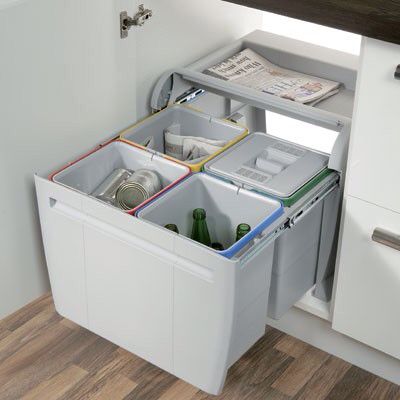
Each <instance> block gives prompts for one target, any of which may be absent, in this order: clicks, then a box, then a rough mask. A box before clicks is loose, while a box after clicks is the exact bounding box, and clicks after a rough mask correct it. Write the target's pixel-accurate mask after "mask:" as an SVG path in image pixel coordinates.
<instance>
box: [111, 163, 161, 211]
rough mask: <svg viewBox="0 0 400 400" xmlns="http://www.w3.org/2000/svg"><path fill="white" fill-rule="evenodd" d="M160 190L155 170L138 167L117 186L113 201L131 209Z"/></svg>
mask: <svg viewBox="0 0 400 400" xmlns="http://www.w3.org/2000/svg"><path fill="white" fill-rule="evenodd" d="M161 190H162V184H161V179H160V177H159V176H158V174H157V173H156V172H154V171H151V170H149V169H138V170H137V171H135V172H134V173H133V174H132V175H131V176H130V177H129V178H128V179H127V180H126V181H125V182H123V183H122V184H121V185H120V186H119V188H118V190H117V192H116V194H115V200H116V201H115V202H116V205H117V206H118V207H120V208H122V209H123V210H131V209H132V208H135V207H137V206H138V205H139V204H142V203H143V202H144V201H146V200H147V199H149V198H150V197H152V196H154V195H155V194H156V193H158V192H159V191H161Z"/></svg>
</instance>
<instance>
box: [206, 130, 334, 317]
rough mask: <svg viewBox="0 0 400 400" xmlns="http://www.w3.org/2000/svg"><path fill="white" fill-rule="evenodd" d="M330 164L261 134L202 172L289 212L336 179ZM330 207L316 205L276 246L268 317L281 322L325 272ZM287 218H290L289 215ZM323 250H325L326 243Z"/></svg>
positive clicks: (319, 155) (318, 155)
mask: <svg viewBox="0 0 400 400" xmlns="http://www.w3.org/2000/svg"><path fill="white" fill-rule="evenodd" d="M328 159H329V157H328V155H326V154H323V153H319V152H316V151H312V150H310V149H307V148H305V147H302V146H299V145H296V144H293V143H290V142H288V141H285V140H281V139H277V138H276V137H273V136H270V135H267V134H264V133H254V134H251V135H249V136H247V137H246V138H244V139H243V140H242V141H241V142H239V143H237V144H236V145H234V146H232V147H231V148H230V149H228V150H227V151H226V152H224V153H222V154H220V155H219V156H218V157H216V158H214V159H213V160H211V161H210V162H208V163H207V164H206V165H205V171H206V172H207V173H209V174H212V175H214V176H218V177H221V178H224V179H225V180H230V181H232V182H236V184H237V185H244V186H245V187H247V188H249V189H253V190H255V191H257V192H259V193H264V194H265V195H268V196H274V197H276V198H278V199H280V200H281V201H282V202H283V204H284V205H285V206H286V209H287V210H290V209H291V207H293V206H295V205H296V204H302V201H304V199H305V198H306V197H307V193H309V192H310V191H311V190H312V189H313V188H315V187H316V186H317V185H318V184H320V183H321V182H324V181H328V182H329V181H334V180H337V179H338V177H337V175H336V174H334V173H333V172H332V171H331V170H329V169H327V164H328ZM330 204H331V203H329V202H326V201H325V200H324V201H323V202H320V203H319V204H318V205H316V206H315V207H313V209H312V210H311V211H310V212H309V213H308V214H307V216H306V217H305V218H302V219H301V220H300V219H299V220H298V222H297V223H296V225H294V226H292V227H291V229H288V230H286V231H285V232H284V233H283V234H282V235H281V236H280V237H279V238H278V239H277V240H276V243H275V253H274V261H273V268H272V278H271V290H270V295H269V303H268V316H269V317H271V318H274V319H279V318H281V317H282V316H283V315H284V314H285V312H287V311H288V310H289V308H290V307H292V306H293V304H294V303H296V302H297V301H298V300H300V298H301V297H302V296H303V295H304V294H305V293H306V292H307V291H308V290H309V289H311V288H312V287H313V286H314V284H315V282H316V274H317V271H318V270H321V269H324V267H323V263H324V262H327V261H326V259H325V258H323V257H321V261H319V260H320V259H319V254H320V246H321V243H320V237H321V234H322V231H321V229H322V228H321V226H322V224H323V210H324V209H325V215H332V214H333V213H335V211H336V213H337V209H332V210H330V211H328V210H327V208H328V207H330ZM302 212H303V210H301V208H300V209H299V211H298V210H296V214H297V213H298V214H299V216H301V213H302ZM288 213H289V215H290V211H288ZM327 213H328V214H327ZM325 229H328V227H326V228H325ZM324 237H325V238H326V239H328V238H329V237H330V236H329V235H325V236H324ZM322 245H324V246H326V243H323V244H322ZM325 269H326V267H325Z"/></svg>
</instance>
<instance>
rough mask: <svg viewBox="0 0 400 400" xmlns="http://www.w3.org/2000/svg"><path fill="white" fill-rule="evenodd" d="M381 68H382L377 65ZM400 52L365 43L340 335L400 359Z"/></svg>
mask: <svg viewBox="0 0 400 400" xmlns="http://www.w3.org/2000/svg"><path fill="white" fill-rule="evenodd" d="M377 60H379V61H377ZM399 63H400V46H398V45H394V44H389V43H384V42H380V41H378V40H373V39H364V41H363V47H362V55H361V66H360V76H359V81H358V88H357V98H356V106H355V114H354V123H353V129H352V135H351V141H350V152H349V159H348V175H347V178H346V184H345V201H344V208H343V210H344V211H343V221H342V224H343V226H342V231H343V233H342V238H341V247H340V248H339V263H338V274H337V277H336V296H335V303H334V308H333V328H334V329H336V330H338V331H339V332H342V333H345V334H346V335H349V336H350V337H352V338H354V339H356V340H359V341H361V342H363V343H365V344H367V345H369V346H371V347H374V348H376V349H379V350H381V351H383V352H385V353H387V354H389V355H391V356H393V357H396V358H400V342H399V340H398V334H399V332H400V315H399V313H398V311H397V310H398V309H399V307H400V185H399V171H400V168H399V148H400V118H399V109H398V105H399V100H398V99H399V95H400V81H399V80H396V79H395V77H394V71H395V70H396V67H397V65H398V64H399Z"/></svg>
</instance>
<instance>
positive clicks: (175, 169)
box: [50, 141, 190, 214]
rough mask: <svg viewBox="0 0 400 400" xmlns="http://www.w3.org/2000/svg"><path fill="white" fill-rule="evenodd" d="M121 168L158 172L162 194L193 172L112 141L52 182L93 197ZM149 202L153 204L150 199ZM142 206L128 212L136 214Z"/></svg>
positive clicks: (57, 175) (84, 157)
mask: <svg viewBox="0 0 400 400" xmlns="http://www.w3.org/2000/svg"><path fill="white" fill-rule="evenodd" d="M118 168H124V169H128V170H133V171H136V170H138V169H149V170H151V171H155V172H156V173H157V175H158V177H159V178H160V180H161V184H162V187H163V189H162V190H161V192H163V191H165V190H168V188H169V187H171V185H173V184H175V183H177V182H178V181H179V180H180V179H183V178H184V177H186V176H187V175H188V174H189V173H190V170H189V169H188V168H187V167H185V166H184V165H181V164H177V163H173V162H171V161H169V160H166V159H164V158H162V157H158V156H154V155H152V154H150V153H148V152H145V151H143V150H141V149H139V148H137V147H134V146H131V145H129V144H127V143H124V142H121V141H112V142H110V143H108V144H106V145H105V146H101V147H99V148H96V149H95V150H94V151H91V152H90V153H88V154H87V155H85V156H83V157H80V158H79V159H77V160H76V161H74V162H72V163H69V164H68V165H67V166H65V167H63V168H62V169H61V170H59V171H57V172H56V173H54V174H52V175H51V176H50V179H51V180H53V181H54V182H56V183H59V184H61V185H64V186H67V187H70V188H71V189H74V190H77V191H79V192H81V193H83V194H87V195H90V194H91V193H92V192H93V191H94V190H95V189H96V188H97V187H98V186H99V185H100V184H101V183H102V182H103V181H104V180H105V179H106V178H107V177H108V176H109V175H110V174H111V173H112V172H113V171H114V170H115V169H118ZM156 195H157V194H156ZM156 195H155V196H156ZM153 197H154V196H153ZM147 201H151V198H150V199H148V200H147ZM147 201H146V202H147ZM139 206H140V205H139ZM139 206H137V207H135V208H134V209H132V210H130V211H128V212H129V213H131V214H132V213H134V212H135V211H136V209H138V207H139Z"/></svg>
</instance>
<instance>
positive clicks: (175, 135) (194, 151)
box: [164, 124, 227, 164]
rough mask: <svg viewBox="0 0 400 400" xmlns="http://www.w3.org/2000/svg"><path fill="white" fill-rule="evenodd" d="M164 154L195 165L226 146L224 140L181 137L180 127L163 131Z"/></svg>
mask: <svg viewBox="0 0 400 400" xmlns="http://www.w3.org/2000/svg"><path fill="white" fill-rule="evenodd" d="M164 142H165V154H166V155H168V156H170V157H174V158H176V159H178V160H181V161H185V162H188V163H190V164H196V163H198V162H200V161H202V160H203V159H205V158H206V157H208V156H209V155H211V154H213V153H215V152H216V151H218V150H220V149H221V148H222V147H224V146H225V145H226V144H227V141H225V140H214V139H206V138H203V137H200V136H185V135H181V132H180V125H179V124H173V125H171V126H170V127H168V128H167V129H165V130H164Z"/></svg>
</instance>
